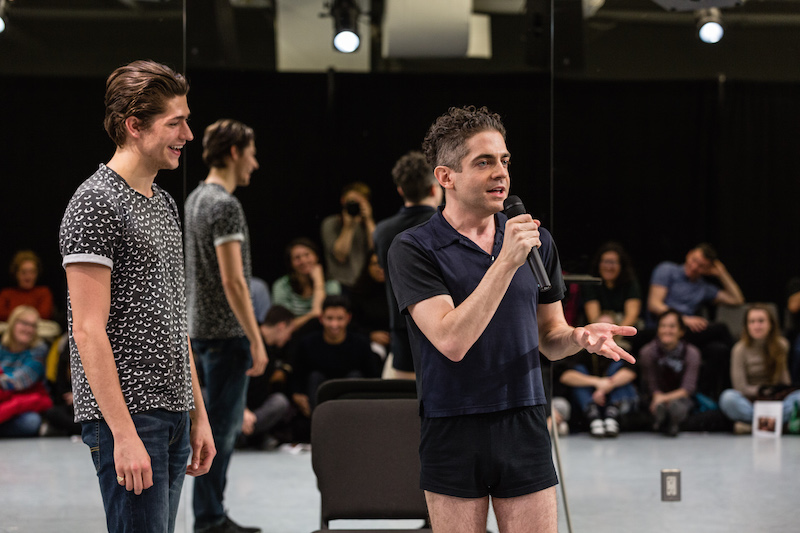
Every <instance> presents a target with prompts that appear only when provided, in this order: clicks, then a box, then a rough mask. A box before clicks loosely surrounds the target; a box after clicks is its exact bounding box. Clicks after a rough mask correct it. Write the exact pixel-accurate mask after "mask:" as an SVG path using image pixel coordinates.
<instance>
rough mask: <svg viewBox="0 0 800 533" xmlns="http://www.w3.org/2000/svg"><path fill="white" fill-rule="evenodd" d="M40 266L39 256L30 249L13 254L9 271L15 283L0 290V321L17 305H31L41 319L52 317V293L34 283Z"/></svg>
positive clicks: (6, 317)
mask: <svg viewBox="0 0 800 533" xmlns="http://www.w3.org/2000/svg"><path fill="white" fill-rule="evenodd" d="M41 267H42V262H41V260H40V259H39V256H37V255H36V254H35V253H34V252H32V251H31V250H22V251H19V252H17V253H16V254H15V255H14V259H12V261H11V269H10V271H11V277H12V278H13V279H14V280H15V281H16V283H17V285H16V287H7V288H5V289H3V290H2V291H0V321H3V322H5V321H7V320H8V317H9V316H10V315H11V311H13V310H14V308H15V307H17V306H18V305H28V306H31V307H33V308H34V309H36V310H37V311H38V312H39V316H40V317H41V318H42V319H43V320H49V319H50V318H52V314H53V293H52V292H50V289H49V288H47V287H45V286H43V285H38V286H37V285H36V280H37V278H38V277H39V272H40V271H41V269H42V268H41Z"/></svg>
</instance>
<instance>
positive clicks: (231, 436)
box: [186, 119, 267, 533]
mask: <svg viewBox="0 0 800 533" xmlns="http://www.w3.org/2000/svg"><path fill="white" fill-rule="evenodd" d="M203 161H204V162H205V163H206V165H208V166H209V168H210V170H209V173H208V176H207V177H206V179H205V181H201V182H200V184H199V185H198V186H197V188H196V189H195V190H194V191H192V193H191V194H189V196H188V198H187V199H186V284H187V299H188V307H189V336H190V337H191V339H192V347H193V348H194V353H195V354H196V356H197V360H198V368H199V370H200V375H201V376H202V382H203V387H204V388H205V391H206V401H207V402H208V405H207V407H208V417H209V420H210V422H211V430H212V431H213V433H214V442H215V443H216V445H217V458H216V460H215V461H214V464H213V465H212V466H211V470H210V471H209V473H208V475H206V476H204V477H202V478H200V479H198V480H197V481H195V484H194V502H193V505H194V515H195V525H194V530H195V531H196V532H198V533H201V532H202V533H215V532H228V533H233V532H250V533H256V532H258V531H261V530H260V529H258V528H245V527H242V526H239V525H238V524H236V523H235V522H233V521H232V520H231V519H230V518H229V517H228V516H227V515H226V513H225V508H224V506H223V492H224V490H225V485H226V477H227V472H228V464H229V462H230V457H231V454H232V453H233V448H234V444H235V443H236V437H237V436H238V433H239V431H240V429H241V427H242V415H243V413H244V408H245V399H246V395H247V384H248V378H249V376H260V375H261V374H263V373H264V369H265V368H266V365H267V352H266V348H265V347H264V341H263V340H262V338H261V332H260V330H259V327H258V321H257V320H256V316H255V312H254V311H253V304H252V301H251V299H250V289H249V283H250V278H251V276H252V265H251V257H250V232H249V231H248V228H247V221H246V220H245V216H244V210H243V209H242V204H241V203H240V202H239V200H238V199H237V198H236V197H235V196H233V191H235V190H236V188H237V187H246V186H247V185H249V184H250V176H251V175H252V173H253V172H254V171H255V170H256V169H258V161H257V160H256V146H255V133H254V132H253V129H252V128H250V127H249V126H247V125H245V124H243V123H241V122H239V121H236V120H230V119H223V120H218V121H216V122H215V123H213V124H211V125H210V126H208V127H207V128H206V131H205V134H204V135H203Z"/></svg>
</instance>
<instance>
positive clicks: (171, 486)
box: [81, 409, 191, 533]
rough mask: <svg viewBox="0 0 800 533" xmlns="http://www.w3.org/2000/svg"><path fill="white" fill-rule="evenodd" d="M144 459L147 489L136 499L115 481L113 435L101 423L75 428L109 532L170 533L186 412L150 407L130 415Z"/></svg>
mask: <svg viewBox="0 0 800 533" xmlns="http://www.w3.org/2000/svg"><path fill="white" fill-rule="evenodd" d="M131 418H132V419H133V423H134V425H135V426H136V432H137V433H138V434H139V438H140V439H142V443H144V447H145V449H146V450H147V453H148V454H149V455H150V466H151V468H152V469H153V486H152V487H150V488H149V489H146V490H144V491H143V492H142V493H141V494H140V495H139V496H137V495H136V494H135V493H134V492H133V491H130V492H128V491H127V490H125V487H124V486H121V485H120V484H119V483H117V471H116V469H115V468H114V436H113V435H112V434H111V430H110V429H109V428H108V424H106V422H105V421H104V420H94V421H92V422H83V423H82V424H81V435H82V437H83V442H84V443H85V444H86V445H87V446H89V450H90V451H91V453H92V461H93V462H94V466H95V469H96V470H97V478H98V480H99V481H100V493H101V494H102V496H103V506H104V507H105V510H106V524H107V525H108V530H109V531H114V532H115V533H134V532H141V533H144V532H147V533H156V532H157V533H172V532H173V531H174V530H175V517H176V516H177V514H178V504H179V503H180V500H181V489H182V488H183V478H184V477H185V476H186V465H187V464H188V463H189V456H190V455H191V446H190V444H189V413H188V412H186V411H183V412H179V413H176V412H174V411H165V410H163V409H153V410H151V411H145V412H143V413H137V414H134V415H131Z"/></svg>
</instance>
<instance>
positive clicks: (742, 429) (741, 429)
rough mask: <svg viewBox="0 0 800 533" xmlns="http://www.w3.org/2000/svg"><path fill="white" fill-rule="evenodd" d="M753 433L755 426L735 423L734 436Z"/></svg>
mask: <svg viewBox="0 0 800 533" xmlns="http://www.w3.org/2000/svg"><path fill="white" fill-rule="evenodd" d="M751 433H753V425H752V424H748V423H747V422H735V423H734V424H733V434H734V435H749V434H751Z"/></svg>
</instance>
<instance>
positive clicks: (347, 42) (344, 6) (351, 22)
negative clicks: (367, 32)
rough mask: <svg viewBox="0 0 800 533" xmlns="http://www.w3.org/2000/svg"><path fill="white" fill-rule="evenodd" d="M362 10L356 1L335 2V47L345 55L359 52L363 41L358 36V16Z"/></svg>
mask: <svg viewBox="0 0 800 533" xmlns="http://www.w3.org/2000/svg"><path fill="white" fill-rule="evenodd" d="M360 14H361V9H359V7H358V3H357V2H356V0H333V2H331V17H333V47H334V48H335V49H336V50H338V51H339V52H342V53H344V54H350V53H353V52H355V51H356V50H358V47H359V45H360V44H361V39H360V38H359V36H358V16H359V15H360Z"/></svg>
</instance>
